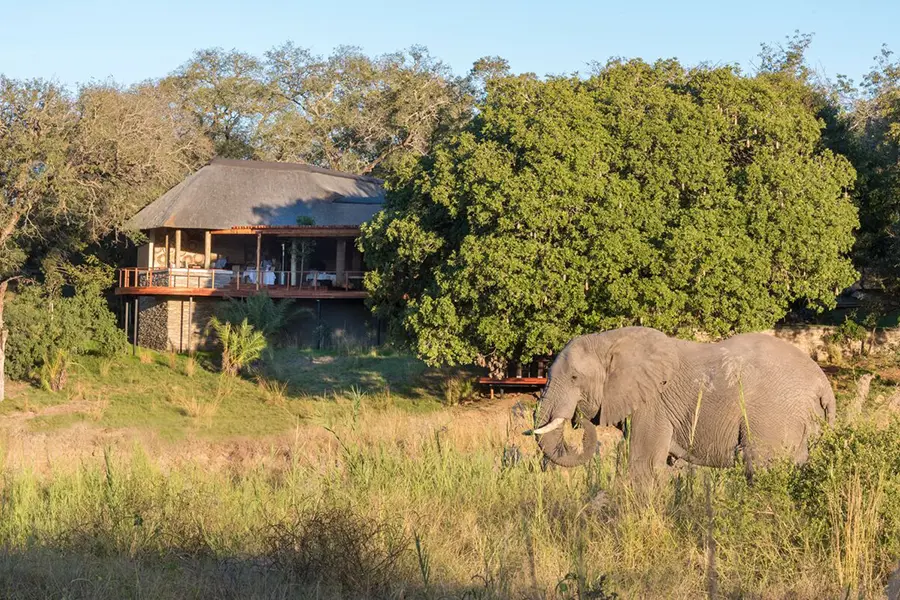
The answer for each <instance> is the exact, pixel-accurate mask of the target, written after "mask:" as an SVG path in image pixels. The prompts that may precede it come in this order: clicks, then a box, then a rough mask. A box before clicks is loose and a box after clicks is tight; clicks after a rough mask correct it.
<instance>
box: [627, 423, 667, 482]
mask: <svg viewBox="0 0 900 600" xmlns="http://www.w3.org/2000/svg"><path fill="white" fill-rule="evenodd" d="M672 435H673V429H672V424H671V423H670V422H669V420H668V419H667V418H666V416H665V415H664V414H660V413H659V412H657V411H654V410H651V409H648V408H647V407H643V408H642V409H640V410H638V411H636V412H635V413H634V414H633V415H632V416H631V434H630V447H629V464H628V467H629V471H630V472H631V474H632V475H633V476H634V477H635V478H638V479H643V478H645V477H646V476H648V475H654V474H657V473H660V472H661V471H663V470H664V469H665V466H666V460H667V459H668V457H669V448H670V446H671V443H672Z"/></svg>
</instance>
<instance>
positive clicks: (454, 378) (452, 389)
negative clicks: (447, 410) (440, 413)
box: [441, 374, 477, 406]
mask: <svg viewBox="0 0 900 600" xmlns="http://www.w3.org/2000/svg"><path fill="white" fill-rule="evenodd" d="M441 388H442V389H441V391H442V392H443V394H444V398H443V400H444V405H445V406H456V405H457V404H459V403H460V402H465V401H466V400H471V399H472V398H474V397H475V395H476V392H477V390H476V388H475V381H474V379H473V378H472V377H471V376H466V374H456V375H448V376H447V377H446V378H445V379H444V381H443V383H442V384H441Z"/></svg>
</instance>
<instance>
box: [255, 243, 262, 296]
mask: <svg viewBox="0 0 900 600" xmlns="http://www.w3.org/2000/svg"><path fill="white" fill-rule="evenodd" d="M261 258H262V234H261V233H257V234H256V289H259V284H260V282H261V280H262V273H260V272H259V265H260V260H261Z"/></svg>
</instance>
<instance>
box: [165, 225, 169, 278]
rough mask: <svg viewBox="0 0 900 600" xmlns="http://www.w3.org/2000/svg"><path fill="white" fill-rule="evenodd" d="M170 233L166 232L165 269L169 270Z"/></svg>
mask: <svg viewBox="0 0 900 600" xmlns="http://www.w3.org/2000/svg"><path fill="white" fill-rule="evenodd" d="M169 266H170V265H169V232H168V231H166V264H165V267H166V268H167V269H168V268H169Z"/></svg>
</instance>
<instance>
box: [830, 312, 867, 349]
mask: <svg viewBox="0 0 900 600" xmlns="http://www.w3.org/2000/svg"><path fill="white" fill-rule="evenodd" d="M868 337H869V331H868V330H867V329H866V327H865V326H864V325H863V324H862V323H860V322H859V321H858V320H857V319H856V313H852V314H849V315H847V317H846V318H845V319H844V322H843V323H841V324H840V325H838V326H837V327H836V328H835V329H834V331H833V332H832V333H830V334H829V335H827V336H825V340H824V341H825V343H826V344H837V345H841V346H843V345H845V344H852V343H853V342H859V353H860V354H862V353H863V347H864V344H865V343H866V339H867V338H868ZM851 350H852V349H851Z"/></svg>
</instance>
